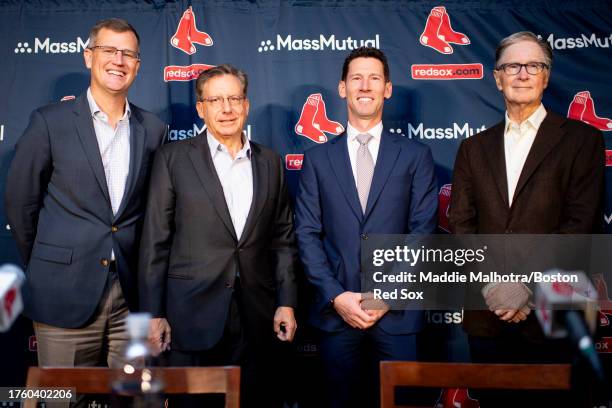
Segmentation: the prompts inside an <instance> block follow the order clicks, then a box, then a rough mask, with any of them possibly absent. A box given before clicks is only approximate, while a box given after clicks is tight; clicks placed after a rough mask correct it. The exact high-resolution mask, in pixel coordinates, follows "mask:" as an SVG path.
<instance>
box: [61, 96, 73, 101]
mask: <svg viewBox="0 0 612 408" xmlns="http://www.w3.org/2000/svg"><path fill="white" fill-rule="evenodd" d="M73 99H76V96H74V95H66V96H64V97H63V98H62V99H60V102H64V101H71V100H73Z"/></svg>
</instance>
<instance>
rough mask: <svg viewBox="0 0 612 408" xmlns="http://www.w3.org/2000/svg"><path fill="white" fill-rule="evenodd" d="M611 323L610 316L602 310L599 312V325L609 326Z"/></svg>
mask: <svg viewBox="0 0 612 408" xmlns="http://www.w3.org/2000/svg"><path fill="white" fill-rule="evenodd" d="M609 325H610V318H609V317H608V315H607V314H606V313H604V312H602V311H600V312H599V326H600V327H608V326H609Z"/></svg>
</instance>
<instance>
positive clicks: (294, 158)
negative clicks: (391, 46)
mask: <svg viewBox="0 0 612 408" xmlns="http://www.w3.org/2000/svg"><path fill="white" fill-rule="evenodd" d="M303 161H304V155H303V154H288V155H286V156H285V168H286V169H287V170H301V169H302V162H303Z"/></svg>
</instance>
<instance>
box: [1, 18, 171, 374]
mask: <svg viewBox="0 0 612 408" xmlns="http://www.w3.org/2000/svg"><path fill="white" fill-rule="evenodd" d="M84 58H85V64H86V66H87V68H88V69H89V70H90V71H91V82H90V86H89V89H88V90H87V92H85V93H83V94H82V95H81V96H79V97H78V98H76V99H75V100H72V101H67V102H60V103H56V104H52V105H48V106H45V107H42V108H39V109H37V110H35V111H34V112H33V113H32V116H31V119H30V124H29V125H28V127H27V129H26V130H25V132H24V134H23V136H22V137H21V138H20V139H19V141H18V143H17V147H16V153H15V158H14V160H13V162H12V165H11V168H10V170H9V173H8V176H7V188H6V197H5V199H6V214H7V218H8V221H9V223H10V225H11V231H12V233H13V236H14V238H15V240H16V241H17V246H18V248H19V251H20V253H21V256H22V259H23V262H24V264H25V265H26V266H27V269H26V277H27V279H26V282H25V286H24V300H25V314H26V315H27V316H28V317H30V318H31V319H32V320H33V321H34V329H35V331H36V337H37V341H38V359H39V364H40V365H45V366H81V365H87V366H89V365H98V364H100V363H103V364H107V363H108V364H113V362H114V361H116V360H117V359H118V358H119V357H120V356H119V353H120V352H121V348H122V346H123V345H124V344H125V343H126V342H127V339H128V336H127V334H126V332H125V330H124V329H123V324H124V320H125V317H126V316H127V313H128V309H132V310H135V309H136V308H137V306H138V299H137V289H136V277H137V275H136V268H137V259H136V254H137V250H138V247H137V243H138V237H139V235H140V231H141V227H142V218H143V217H142V216H143V213H144V204H145V201H144V198H143V196H145V194H146V188H147V185H148V180H149V169H150V161H152V158H153V152H154V151H155V150H156V149H157V148H158V147H159V146H160V145H161V143H162V141H163V138H164V134H165V132H166V125H165V124H164V123H163V122H162V121H160V120H159V119H158V118H157V117H155V116H154V115H153V114H151V113H149V112H146V111H144V110H142V109H140V108H138V107H137V106H135V105H133V104H131V103H129V102H128V100H127V94H128V89H129V88H130V85H131V84H132V82H133V81H134V79H135V77H136V73H137V72H138V68H139V65H140V53H139V38H138V34H137V33H136V31H135V30H134V28H133V27H132V26H131V25H130V24H129V23H128V22H127V21H125V20H121V19H108V20H103V21H100V22H98V23H97V24H96V25H95V26H94V27H93V28H92V29H91V32H90V34H89V46H88V48H87V49H86V50H85V52H84Z"/></svg>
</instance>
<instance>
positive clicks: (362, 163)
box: [356, 133, 374, 214]
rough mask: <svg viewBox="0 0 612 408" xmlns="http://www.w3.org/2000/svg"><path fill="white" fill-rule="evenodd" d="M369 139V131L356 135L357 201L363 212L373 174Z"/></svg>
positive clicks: (370, 138) (370, 136)
mask: <svg viewBox="0 0 612 408" xmlns="http://www.w3.org/2000/svg"><path fill="white" fill-rule="evenodd" d="M370 140H372V135H370V134H369V133H361V134H359V135H357V141H358V142H359V145H360V146H359V149H358V150H357V166H356V168H357V193H358V194H359V202H360V203H361V209H362V211H363V212H364V214H365V210H366V205H367V204H368V194H369V193H370V186H371V185H372V176H373V175H374V159H372V155H371V154H370V150H369V149H368V142H369V141H370Z"/></svg>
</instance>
